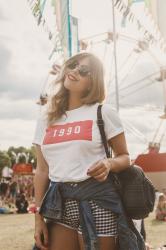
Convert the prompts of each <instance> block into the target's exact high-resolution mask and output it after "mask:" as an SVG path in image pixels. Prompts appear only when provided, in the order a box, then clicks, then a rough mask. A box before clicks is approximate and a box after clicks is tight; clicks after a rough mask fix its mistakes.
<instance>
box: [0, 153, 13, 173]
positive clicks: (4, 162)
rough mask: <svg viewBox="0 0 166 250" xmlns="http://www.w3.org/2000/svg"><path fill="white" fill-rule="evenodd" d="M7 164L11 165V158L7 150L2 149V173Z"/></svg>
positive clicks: (0, 166) (0, 165) (0, 161)
mask: <svg viewBox="0 0 166 250" xmlns="http://www.w3.org/2000/svg"><path fill="white" fill-rule="evenodd" d="M5 166H7V167H11V159H10V157H9V155H8V154H7V152H6V151H0V175H1V173H2V169H3V168H4V167H5Z"/></svg>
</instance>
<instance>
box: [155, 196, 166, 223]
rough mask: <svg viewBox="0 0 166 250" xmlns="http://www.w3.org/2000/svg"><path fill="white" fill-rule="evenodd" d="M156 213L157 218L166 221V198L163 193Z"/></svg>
mask: <svg viewBox="0 0 166 250" xmlns="http://www.w3.org/2000/svg"><path fill="white" fill-rule="evenodd" d="M155 213H156V220H163V221H166V198H165V195H164V194H163V193H160V196H159V200H158V204H157V207H156V211H155Z"/></svg>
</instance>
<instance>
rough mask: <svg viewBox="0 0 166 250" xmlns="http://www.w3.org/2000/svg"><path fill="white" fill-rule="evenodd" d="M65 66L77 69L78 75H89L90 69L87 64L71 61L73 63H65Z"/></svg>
mask: <svg viewBox="0 0 166 250" xmlns="http://www.w3.org/2000/svg"><path fill="white" fill-rule="evenodd" d="M67 68H68V69H69V70H75V69H77V70H78V72H79V74H80V76H82V77H86V76H88V75H90V69H89V67H88V65H79V64H78V63H77V62H73V63H71V64H69V65H67Z"/></svg>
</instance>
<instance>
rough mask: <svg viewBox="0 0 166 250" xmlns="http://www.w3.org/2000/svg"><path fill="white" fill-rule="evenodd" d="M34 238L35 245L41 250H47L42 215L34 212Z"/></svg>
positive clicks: (45, 230) (46, 232) (46, 238)
mask: <svg viewBox="0 0 166 250" xmlns="http://www.w3.org/2000/svg"><path fill="white" fill-rule="evenodd" d="M34 239H35V243H36V246H37V247H39V248H40V249H41V250H48V229H47V225H46V222H45V221H44V219H43V217H42V216H41V215H40V214H38V213H36V214H35V234H34Z"/></svg>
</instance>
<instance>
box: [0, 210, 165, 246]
mask: <svg viewBox="0 0 166 250" xmlns="http://www.w3.org/2000/svg"><path fill="white" fill-rule="evenodd" d="M145 226H146V233H147V241H148V242H149V243H150V244H151V245H152V246H153V247H154V248H153V249H157V248H158V247H159V246H162V245H163V244H166V222H157V221H156V220H154V214H151V215H150V216H149V217H148V218H147V219H146V220H145ZM33 233H34V215H33V214H14V215H13V214H12V215H0V250H15V249H17V250H31V249H32V245H33ZM64 250H67V249H64ZM124 250H125V249H124Z"/></svg>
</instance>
